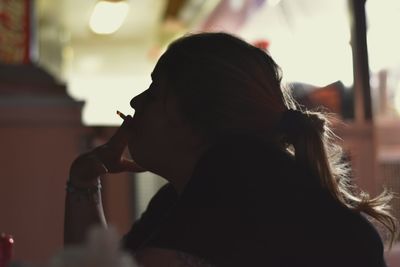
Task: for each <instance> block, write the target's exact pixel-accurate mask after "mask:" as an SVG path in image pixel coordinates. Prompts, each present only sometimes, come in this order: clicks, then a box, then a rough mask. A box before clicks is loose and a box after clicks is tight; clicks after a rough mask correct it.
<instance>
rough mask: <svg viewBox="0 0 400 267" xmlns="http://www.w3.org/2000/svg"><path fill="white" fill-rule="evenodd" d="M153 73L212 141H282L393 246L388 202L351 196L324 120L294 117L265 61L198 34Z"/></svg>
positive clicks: (228, 39)
mask: <svg viewBox="0 0 400 267" xmlns="http://www.w3.org/2000/svg"><path fill="white" fill-rule="evenodd" d="M159 65H160V67H161V68H162V69H163V71H165V72H166V73H167V75H166V76H167V79H168V80H167V83H168V84H169V85H170V88H173V90H174V93H175V94H176V95H177V97H178V103H179V108H180V109H181V111H182V114H184V116H185V117H186V118H187V120H188V121H189V122H190V123H191V124H192V125H193V127H196V128H198V129H199V130H201V131H203V132H204V134H206V135H207V136H208V137H210V138H213V137H216V136H219V135H221V134H222V135H223V134H224V133H252V134H257V135H265V136H266V138H271V137H272V138H276V140H282V142H283V143H284V144H285V145H286V146H285V147H287V150H288V152H289V153H291V154H292V155H293V156H294V158H295V159H296V161H298V162H299V163H300V164H302V165H303V166H305V167H307V168H308V169H309V170H310V171H311V172H313V173H314V174H315V175H316V176H317V177H319V178H320V182H321V185H322V186H323V187H325V188H327V189H328V190H329V192H330V193H331V194H332V196H333V197H334V198H335V199H336V200H338V201H339V202H340V203H342V204H343V205H345V206H346V207H348V208H350V209H352V210H356V211H360V212H364V213H366V214H368V215H369V216H371V217H373V218H374V219H376V220H377V221H379V222H381V223H382V224H383V225H384V226H385V227H386V228H387V229H388V230H389V231H390V233H391V237H392V238H391V243H393V241H394V240H395V237H396V233H397V223H396V219H395V218H394V217H393V216H392V215H391V214H390V213H389V212H388V208H389V205H388V203H389V201H390V200H391V197H392V195H391V194H389V193H388V192H386V191H384V192H383V193H382V194H381V195H380V196H377V197H375V198H372V199H371V198H370V197H369V196H368V194H366V193H364V192H360V191H359V192H358V193H357V192H355V191H354V187H353V186H351V184H350V182H349V174H348V172H349V168H348V167H347V165H346V164H344V163H343V162H342V160H341V159H342V151H341V148H340V147H339V146H337V145H335V144H334V141H335V140H334V135H333V133H332V132H331V131H330V129H329V120H327V118H326V116H325V115H323V114H322V113H319V112H311V111H307V110H299V107H298V105H297V104H296V103H295V101H294V100H293V98H292V97H291V94H290V92H289V91H288V90H287V89H285V88H282V86H281V73H280V69H279V67H278V66H277V64H276V63H275V62H274V60H273V59H272V58H271V57H270V56H269V55H268V54H267V53H265V52H264V51H262V50H261V49H259V48H256V47H255V46H252V45H250V44H248V43H246V42H245V41H243V40H241V39H239V38H237V37H234V36H232V35H229V34H226V33H201V34H193V35H188V36H185V37H183V38H180V39H178V40H177V41H175V42H173V43H172V44H171V45H170V46H169V48H168V50H167V52H166V53H165V54H164V55H163V56H162V58H161V59H160V61H159ZM179 99H181V100H183V101H179ZM289 110H297V111H296V112H288V111H289ZM284 114H286V115H284ZM287 115H288V116H287ZM282 123H286V124H287V123H289V124H292V126H291V127H282Z"/></svg>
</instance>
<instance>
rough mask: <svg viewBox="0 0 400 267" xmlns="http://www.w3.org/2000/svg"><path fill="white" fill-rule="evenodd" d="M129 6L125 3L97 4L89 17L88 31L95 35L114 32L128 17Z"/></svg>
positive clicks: (102, 2) (106, 2) (101, 2)
mask: <svg viewBox="0 0 400 267" xmlns="http://www.w3.org/2000/svg"><path fill="white" fill-rule="evenodd" d="M128 11H129V5H128V3H126V2H125V1H120V2H108V1H100V2H97V4H96V6H95V7H94V10H93V13H92V16H91V17H90V23H89V25H90V29H91V30H92V31H93V32H95V33H97V34H111V33H114V32H116V31H117V30H118V29H119V28H120V27H121V25H122V23H123V22H124V20H125V18H126V16H127V15H128Z"/></svg>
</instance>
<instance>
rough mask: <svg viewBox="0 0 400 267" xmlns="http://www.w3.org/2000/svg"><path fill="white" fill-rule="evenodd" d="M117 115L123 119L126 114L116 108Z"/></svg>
mask: <svg viewBox="0 0 400 267" xmlns="http://www.w3.org/2000/svg"><path fill="white" fill-rule="evenodd" d="M117 115H118V116H120V117H121V118H122V119H123V120H125V119H126V115H125V114H124V113H122V112H121V111H119V110H117Z"/></svg>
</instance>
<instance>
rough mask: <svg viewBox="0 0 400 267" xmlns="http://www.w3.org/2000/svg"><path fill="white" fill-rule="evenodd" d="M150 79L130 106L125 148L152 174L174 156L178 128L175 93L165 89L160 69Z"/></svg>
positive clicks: (165, 81)
mask: <svg viewBox="0 0 400 267" xmlns="http://www.w3.org/2000/svg"><path fill="white" fill-rule="evenodd" d="M158 65H159V64H158ZM151 77H152V83H151V84H150V86H149V88H148V89H147V90H145V91H144V92H143V93H141V94H139V95H137V96H136V97H134V98H133V99H132V100H131V102H130V105H131V107H132V108H133V109H134V110H135V113H134V115H133V119H132V123H131V125H130V127H129V129H130V130H129V131H130V133H129V141H128V148H129V152H130V154H131V156H132V158H133V159H134V160H135V161H136V162H137V163H138V164H139V165H141V166H142V167H144V168H146V169H148V170H150V171H154V169H153V168H157V166H158V165H159V164H161V163H162V162H163V161H164V156H166V155H168V154H170V153H173V150H174V147H173V144H174V139H176V137H177V136H180V135H181V133H180V131H181V127H180V119H179V118H180V114H178V107H177V99H176V97H175V95H174V90H172V89H171V88H168V84H167V79H166V77H165V74H164V73H163V71H162V68H161V67H160V66H156V68H155V70H154V71H153V73H152V75H151Z"/></svg>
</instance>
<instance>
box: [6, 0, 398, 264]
mask: <svg viewBox="0 0 400 267" xmlns="http://www.w3.org/2000/svg"><path fill="white" fill-rule="evenodd" d="M399 14H400V2H399V1H397V0H385V1H379V0H367V1H365V0H335V1H331V0H144V1H143V0H107V1H103V0H85V1H81V0H0V149H1V150H0V151H1V153H0V164H1V165H0V166H1V171H2V172H1V176H0V232H7V233H10V234H12V235H13V236H14V238H15V251H14V252H15V253H14V258H15V259H16V260H23V261H29V262H33V263H40V262H44V261H46V260H47V259H48V258H49V257H50V256H51V255H53V254H54V253H55V252H56V251H58V250H59V249H61V248H62V235H63V212H64V210H63V209H64V207H63V205H64V197H65V190H64V188H65V181H66V179H67V176H68V169H69V165H70V163H71V161H72V160H73V159H74V158H75V157H76V156H77V155H78V154H79V153H81V152H83V151H86V150H88V149H90V148H92V147H94V146H96V145H99V144H102V143H103V142H105V141H106V140H107V138H108V137H109V136H110V135H111V134H112V133H113V132H114V131H115V129H116V127H117V126H118V125H120V124H121V119H120V118H119V117H118V116H116V113H115V112H116V110H117V109H118V110H120V111H122V112H123V113H125V114H132V113H133V110H132V109H131V108H130V107H129V101H130V99H131V98H132V97H133V96H135V95H137V94H139V93H140V92H142V91H143V90H145V89H147V87H148V85H149V84H150V73H151V71H152V69H153V67H154V66H155V63H156V62H157V59H158V58H159V56H160V55H161V54H162V53H163V51H164V50H165V48H166V46H167V45H168V44H169V43H170V42H171V41H173V40H174V39H176V38H178V37H180V36H182V35H184V34H186V33H188V32H201V31H225V32H230V33H233V34H235V35H238V36H240V37H242V38H243V39H245V40H246V41H248V42H249V43H252V44H253V45H255V46H258V47H260V48H262V49H264V50H265V51H267V52H268V53H270V54H271V55H272V57H273V58H274V59H275V60H276V62H277V63H278V64H279V65H280V66H281V68H282V71H283V80H284V82H285V83H286V84H287V85H288V86H290V87H291V88H292V89H293V93H294V95H295V97H296V99H297V100H298V101H299V102H300V103H302V104H303V105H305V106H307V107H309V108H314V109H324V110H327V111H329V112H332V113H334V114H335V118H336V119H335V122H334V128H335V130H336V133H337V134H338V136H339V137H340V138H341V142H342V145H343V147H344V148H345V150H346V152H347V155H348V157H349V159H350V160H351V164H352V166H353V168H354V172H353V176H354V177H353V179H354V181H355V183H357V184H358V185H359V186H360V187H361V188H362V189H363V190H366V191H367V192H369V193H370V194H371V195H375V194H377V193H379V192H380V191H381V190H382V188H383V187H387V188H389V189H391V190H393V191H394V192H397V193H399V192H400V53H398V51H397V50H398V47H400V37H399V35H398V34H397V30H396V29H397V28H398V27H399V26H400V16H399ZM163 183H164V181H163V180H162V179H161V178H160V177H157V176H155V175H154V174H151V173H144V174H140V175H128V174H121V175H114V176H113V177H104V179H103V184H104V187H103V196H104V206H105V210H106V215H107V218H108V220H109V222H110V224H113V225H115V226H116V228H117V229H118V231H119V233H120V234H121V235H122V234H123V233H125V232H127V231H128V230H129V228H130V226H131V224H132V222H133V220H134V219H135V218H137V217H138V216H139V215H140V213H141V212H142V211H143V209H144V208H145V207H146V205H147V202H148V200H149V199H150V198H151V196H152V195H153V194H154V192H156V190H157V189H158V188H159V187H160V186H161V185H162V184H163ZM393 213H394V214H395V215H396V216H397V217H398V218H400V201H399V199H397V198H396V199H395V200H394V201H393ZM383 236H384V234H383ZM396 249H398V248H397V247H396V246H395V249H394V250H393V251H392V254H391V255H388V261H389V266H391V267H393V266H400V263H397V264H399V265H396V263H395V257H396V255H395V253H396V251H397V250H396ZM399 262H400V261H399Z"/></svg>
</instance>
